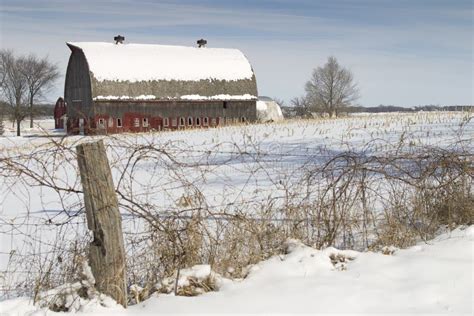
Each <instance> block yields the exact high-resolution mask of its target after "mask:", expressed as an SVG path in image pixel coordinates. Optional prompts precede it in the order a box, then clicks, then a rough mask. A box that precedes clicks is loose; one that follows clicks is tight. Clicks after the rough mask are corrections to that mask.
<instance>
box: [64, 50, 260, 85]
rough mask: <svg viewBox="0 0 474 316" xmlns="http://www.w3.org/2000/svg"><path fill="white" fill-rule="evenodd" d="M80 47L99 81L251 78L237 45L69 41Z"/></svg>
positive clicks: (245, 61) (246, 62) (248, 67)
mask: <svg viewBox="0 0 474 316" xmlns="http://www.w3.org/2000/svg"><path fill="white" fill-rule="evenodd" d="M68 44H69V45H73V46H75V47H78V48H80V49H82V51H83V52H84V54H85V56H86V59H87V62H88V64H89V70H90V71H91V72H92V73H93V74H94V77H95V78H96V79H97V80H98V81H104V80H111V81H115V80H118V81H129V82H137V81H153V80H182V81H196V80H211V79H217V80H229V81H231V80H240V79H251V78H252V76H253V71H252V67H251V66H250V63H249V61H248V60H247V58H246V57H245V56H244V54H243V53H242V52H241V51H239V50H237V49H227V48H197V47H185V46H170V45H151V44H113V43H100V42H74V43H68Z"/></svg>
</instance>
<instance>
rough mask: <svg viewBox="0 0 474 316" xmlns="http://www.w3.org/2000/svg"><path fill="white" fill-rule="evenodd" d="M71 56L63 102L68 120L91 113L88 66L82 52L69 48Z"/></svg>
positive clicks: (87, 115) (88, 115)
mask: <svg viewBox="0 0 474 316" xmlns="http://www.w3.org/2000/svg"><path fill="white" fill-rule="evenodd" d="M70 48H71V56H70V57H69V63H68V66H67V72H66V81H65V86H64V100H65V101H66V104H67V115H68V118H71V119H76V118H80V117H90V116H92V115H93V113H92V91H91V81H90V75H89V66H88V64H87V60H86V58H85V56H84V53H83V52H82V50H80V49H77V48H75V47H74V46H70Z"/></svg>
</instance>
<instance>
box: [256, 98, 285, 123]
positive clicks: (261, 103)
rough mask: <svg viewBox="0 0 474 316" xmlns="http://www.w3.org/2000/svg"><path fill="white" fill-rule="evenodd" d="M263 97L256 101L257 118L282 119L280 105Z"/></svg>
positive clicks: (263, 119) (266, 119)
mask: <svg viewBox="0 0 474 316" xmlns="http://www.w3.org/2000/svg"><path fill="white" fill-rule="evenodd" d="M266 99H267V98H265V100H258V101H257V119H258V120H259V121H260V122H278V121H282V120H283V119H284V117H283V113H282V112H281V108H280V105H278V103H276V102H275V101H273V100H271V99H268V100H266Z"/></svg>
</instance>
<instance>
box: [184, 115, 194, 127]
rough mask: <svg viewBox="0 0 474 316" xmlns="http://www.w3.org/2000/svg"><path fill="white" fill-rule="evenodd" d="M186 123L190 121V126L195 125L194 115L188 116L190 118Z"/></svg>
mask: <svg viewBox="0 0 474 316" xmlns="http://www.w3.org/2000/svg"><path fill="white" fill-rule="evenodd" d="M189 121H191V124H189ZM186 123H188V124H187V125H188V126H193V125H194V119H193V117H192V116H188V120H187V122H186Z"/></svg>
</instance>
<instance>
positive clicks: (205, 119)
mask: <svg viewBox="0 0 474 316" xmlns="http://www.w3.org/2000/svg"><path fill="white" fill-rule="evenodd" d="M202 126H209V118H208V117H207V116H205V117H203V118H202Z"/></svg>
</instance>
